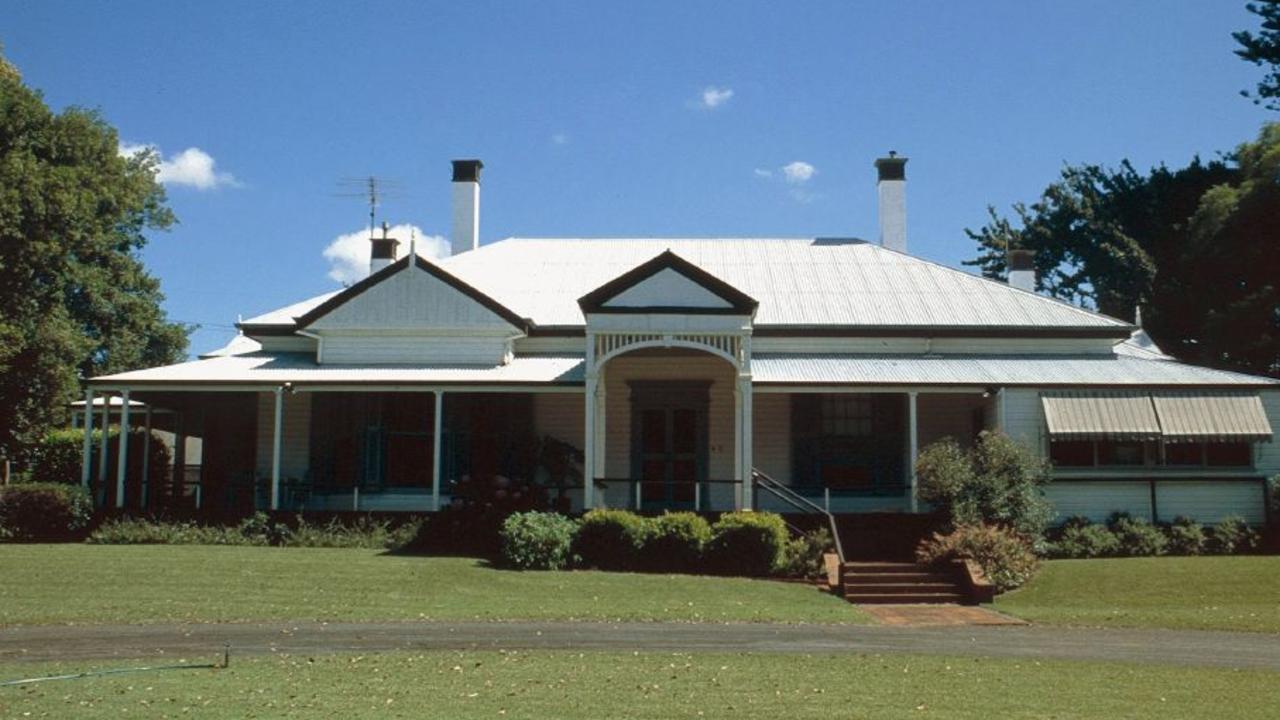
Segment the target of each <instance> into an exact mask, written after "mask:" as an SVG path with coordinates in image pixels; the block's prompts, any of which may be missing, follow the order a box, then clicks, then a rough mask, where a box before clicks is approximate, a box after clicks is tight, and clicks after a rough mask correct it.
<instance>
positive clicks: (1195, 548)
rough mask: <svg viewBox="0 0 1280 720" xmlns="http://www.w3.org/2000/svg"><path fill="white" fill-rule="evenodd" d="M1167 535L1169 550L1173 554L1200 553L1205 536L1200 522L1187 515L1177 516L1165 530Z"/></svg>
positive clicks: (1204, 542)
mask: <svg viewBox="0 0 1280 720" xmlns="http://www.w3.org/2000/svg"><path fill="white" fill-rule="evenodd" d="M1166 532H1167V534H1168V536H1169V552H1170V554H1173V555H1202V554H1204V551H1205V545H1206V542H1207V540H1206V538H1205V534H1204V528H1203V527H1201V526H1200V523H1198V522H1196V521H1195V520H1192V519H1191V518H1189V517H1182V516H1178V517H1176V518H1174V520H1173V524H1172V525H1170V526H1169V528H1168V530H1167V531H1166Z"/></svg>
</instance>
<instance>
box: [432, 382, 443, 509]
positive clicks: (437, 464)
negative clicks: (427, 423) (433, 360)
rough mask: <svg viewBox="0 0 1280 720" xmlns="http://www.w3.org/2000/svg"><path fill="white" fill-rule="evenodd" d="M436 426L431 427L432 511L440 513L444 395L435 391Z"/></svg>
mask: <svg viewBox="0 0 1280 720" xmlns="http://www.w3.org/2000/svg"><path fill="white" fill-rule="evenodd" d="M432 394H434V395H435V398H436V407H435V424H433V425H432V426H431V435H432V440H431V510H432V511H433V512H440V475H441V473H442V472H444V468H443V467H442V466H443V464H444V463H443V462H442V460H441V458H442V457H443V453H441V452H440V450H441V448H440V442H441V439H442V438H443V437H444V393H443V392H441V391H440V390H435V391H433V393H432Z"/></svg>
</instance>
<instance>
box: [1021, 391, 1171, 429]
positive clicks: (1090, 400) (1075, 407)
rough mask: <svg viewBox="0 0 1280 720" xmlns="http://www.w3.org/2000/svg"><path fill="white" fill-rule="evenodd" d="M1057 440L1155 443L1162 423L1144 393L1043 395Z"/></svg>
mask: <svg viewBox="0 0 1280 720" xmlns="http://www.w3.org/2000/svg"><path fill="white" fill-rule="evenodd" d="M1040 404H1041V405H1042V406H1043V407H1044V419H1045V423H1046V424H1047V425H1048V426H1049V437H1051V438H1053V439H1054V440H1156V439H1158V438H1159V437H1160V421H1159V419H1157V418H1156V409H1155V406H1154V405H1152V404H1151V395H1150V394H1148V393H1144V392H1130V393H1120V392H1109V393H1094V392H1083V393H1080V392H1060V393H1045V394H1043V395H1041V396H1040Z"/></svg>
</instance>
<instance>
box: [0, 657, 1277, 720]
mask: <svg viewBox="0 0 1280 720" xmlns="http://www.w3.org/2000/svg"><path fill="white" fill-rule="evenodd" d="M115 666H116V667H119V666H125V667H127V666H129V663H127V662H125V663H117V664H115ZM84 669H87V668H86V666H83V665H79V664H65V663H63V664H56V665H41V666H33V665H31V664H19V665H8V666H0V679H12V678H19V677H33V676H37V675H39V674H42V673H50V674H52V673H65V672H76V671H81V670H84ZM1276 707H1280V676H1278V675H1277V674H1276V673H1268V672H1264V671H1248V672H1245V671H1232V670H1218V669H1188V668H1170V667H1158V666H1135V665H1123V664H1109V663H1096V662H1089V663H1082V662H1026V661H1015V660H993V659H979V658H946V657H935V656H905V655H895V656H888V657H885V656H876V655H855V656H849V655H842V656H808V655H804V656H801V655H726V654H707V655H703V654H697V655H690V654H665V653H664V654H658V653H653V654H596V653H569V652H528V653H525V652H521V653H513V652H512V653H503V652H439V653H426V654H405V653H391V654H386V655H369V656H356V655H326V656H318V657H288V656H275V657H256V658H250V659H243V660H234V661H233V662H232V664H231V667H230V669H227V670H182V671H173V672H151V673H140V674H134V675H115V676H107V677H96V678H86V679H79V680H69V681H58V682H49V683H43V684H36V685H27V686H21V687H0V716H3V717H71V716H74V717H77V718H106V717H129V716H143V717H157V718H158V717H201V718H243V717H297V718H306V717H342V718H375V717H376V718H384V717H406V718H407V717H414V718H417V717H424V718H425V717H432V718H436V717H438V718H495V717H500V718H552V717H554V718H564V719H566V720H571V719H573V718H610V717H628V718H674V717H703V718H717V717H724V718H729V717H732V718H769V719H770V720H773V719H775V718H824V719H825V718H832V717H858V718H906V717H911V718H921V717H946V718H961V719H963V718H993V717H998V718H1046V717H1071V718H1118V717H1124V718H1160V719H1161V720H1171V719H1173V718H1184V717H1185V718H1205V717H1224V716H1229V717H1232V718H1271V717H1274V711H1275V708H1276Z"/></svg>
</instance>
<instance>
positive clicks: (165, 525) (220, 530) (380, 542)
mask: <svg viewBox="0 0 1280 720" xmlns="http://www.w3.org/2000/svg"><path fill="white" fill-rule="evenodd" d="M420 522H421V521H417V520H415V521H410V522H404V523H398V524H397V523H393V522H391V521H389V520H374V519H372V518H369V517H364V516H362V517H358V518H356V519H355V520H353V521H347V522H343V521H340V520H338V519H336V518H335V519H333V520H330V521H329V522H328V523H325V524H323V525H320V524H312V523H308V522H307V521H306V520H305V519H304V518H302V517H301V516H299V517H298V518H297V519H296V520H294V522H293V524H292V525H290V524H289V523H286V522H283V521H273V520H272V519H271V518H270V517H268V516H267V514H266V513H255V514H254V515H252V516H250V517H248V518H246V519H245V520H244V521H242V522H240V523H239V524H237V525H230V526H226V525H198V524H196V523H195V522H191V521H166V520H153V519H148V518H120V519H117V520H109V521H107V522H105V523H103V524H102V525H100V526H99V527H98V528H97V529H96V530H94V531H93V533H92V534H91V535H90V536H89V539H88V541H89V542H90V543H94V544H99V545H279V546H282V547H312V548H363V549H371V550H372V549H382V548H387V549H389V548H395V547H398V546H399V545H401V544H403V543H404V542H405V541H406V540H407V539H408V537H410V536H412V535H413V534H414V533H415V532H417V530H418V525H419V523H420Z"/></svg>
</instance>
